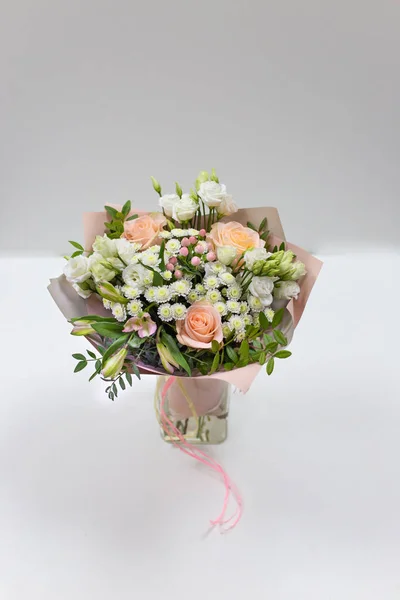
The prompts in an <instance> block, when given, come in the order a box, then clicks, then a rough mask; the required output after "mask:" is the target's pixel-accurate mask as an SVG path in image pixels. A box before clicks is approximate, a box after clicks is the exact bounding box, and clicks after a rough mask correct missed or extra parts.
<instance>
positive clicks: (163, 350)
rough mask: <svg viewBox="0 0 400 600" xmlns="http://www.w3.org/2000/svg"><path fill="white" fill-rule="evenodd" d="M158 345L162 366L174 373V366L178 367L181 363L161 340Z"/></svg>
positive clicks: (168, 371)
mask: <svg viewBox="0 0 400 600" xmlns="http://www.w3.org/2000/svg"><path fill="white" fill-rule="evenodd" d="M156 346H157V352H158V355H159V357H160V359H161V364H162V366H163V367H164V369H165V370H166V371H167V373H173V372H174V367H176V368H177V369H178V368H179V364H178V363H177V362H176V360H175V359H174V357H173V356H172V354H171V352H170V351H169V350H168V348H167V347H166V346H164V344H161V342H159V343H158V344H156Z"/></svg>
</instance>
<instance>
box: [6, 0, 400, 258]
mask: <svg viewBox="0 0 400 600" xmlns="http://www.w3.org/2000/svg"><path fill="white" fill-rule="evenodd" d="M399 22H400V3H399V2H398V0H393V1H390V0H380V1H377V0H376V1H373V2H371V1H369V0H359V1H358V0H346V1H343V0H339V1H335V2H333V1H330V2H327V1H324V0H314V1H310V0H303V1H301V2H300V1H297V0H279V1H278V2H277V1H275V2H271V1H267V0H259V1H258V0H246V1H244V0H202V1H201V2H194V1H191V0H173V1H165V0H155V1H142V2H136V1H134V0H126V1H123V0H113V1H111V0H68V1H67V0H66V1H62V2H60V1H59V0H14V1H13V2H11V1H9V2H7V3H5V2H4V4H3V8H2V18H1V22H0V34H1V35H0V46H1V48H0V50H1V51H0V71H1V116H0V119H1V123H0V124H1V136H0V156H1V161H0V165H1V166H0V186H1V196H0V201H1V215H0V250H1V251H2V252H18V253H27V252H29V253H47V254H51V253H54V254H60V253H63V252H65V251H66V250H67V248H68V244H67V243H66V240H67V239H71V238H72V239H80V238H81V226H80V216H81V213H82V212H83V211H84V210H96V209H99V208H100V207H101V206H103V205H104V203H107V202H123V201H125V200H126V199H128V198H129V199H131V200H132V201H133V203H134V204H136V205H137V206H138V207H145V208H150V207H152V206H153V207H154V206H155V202H156V196H155V195H154V193H153V192H152V189H151V187H150V184H149V175H151V174H153V175H155V176H157V177H158V178H159V179H160V181H161V182H162V184H163V186H164V188H165V190H166V191H167V190H168V189H172V183H173V180H174V179H175V178H177V179H178V180H179V181H180V182H181V184H182V185H183V186H184V187H185V186H188V185H189V184H190V182H191V181H192V179H193V178H194V177H195V176H196V173H197V171H198V170H200V169H207V168H210V167H211V166H215V167H216V168H217V170H218V172H219V174H220V177H221V179H222V180H223V181H225V182H226V183H227V184H228V186H229V189H230V190H231V191H232V193H233V194H234V196H235V198H236V200H237V201H238V203H239V204H240V205H241V206H250V205H266V204H268V205H275V206H277V207H278V208H279V210H280V212H281V216H282V219H283V222H284V225H285V229H286V232H287V235H288V237H289V239H291V240H292V241H294V242H296V243H298V244H300V245H303V246H305V247H307V248H309V249H310V250H313V251H316V252H321V253H322V252H324V253H326V252H336V251H344V250H347V249H349V248H351V247H354V246H356V245H357V246H360V247H365V246H369V247H370V248H371V247H372V248H377V247H382V248H387V247H393V246H394V245H395V244H397V243H399V239H400V234H399V231H398V223H399V217H400V209H399V202H400V200H399V191H400V183H399V150H400V148H399V147H400V141H399V140H400V136H399V114H398V110H399V105H400V85H399V67H400V64H399V63H400V41H399Z"/></svg>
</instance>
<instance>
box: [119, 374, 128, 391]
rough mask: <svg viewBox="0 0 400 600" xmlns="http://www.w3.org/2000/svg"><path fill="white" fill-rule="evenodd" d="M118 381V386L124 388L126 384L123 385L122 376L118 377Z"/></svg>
mask: <svg viewBox="0 0 400 600" xmlns="http://www.w3.org/2000/svg"><path fill="white" fill-rule="evenodd" d="M118 383H119V385H120V388H121V389H122V390H124V389H125V387H126V386H125V381H124V380H123V378H122V377H120V378H119V381H118Z"/></svg>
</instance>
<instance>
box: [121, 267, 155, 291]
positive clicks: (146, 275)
mask: <svg viewBox="0 0 400 600" xmlns="http://www.w3.org/2000/svg"><path fill="white" fill-rule="evenodd" d="M122 279H123V280H124V282H125V283H126V284H127V285H129V286H130V287H133V288H139V289H143V287H144V286H145V285H149V284H151V282H152V281H153V273H152V271H149V270H148V269H146V267H143V265H139V264H136V265H133V264H130V265H128V266H127V267H126V268H125V269H124V270H123V271H122ZM149 279H150V281H149V282H148V283H146V282H147V281H148V280H149Z"/></svg>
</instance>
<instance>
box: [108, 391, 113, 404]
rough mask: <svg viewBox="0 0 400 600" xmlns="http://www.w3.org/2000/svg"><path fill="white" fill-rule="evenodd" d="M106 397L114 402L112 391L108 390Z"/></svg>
mask: <svg viewBox="0 0 400 600" xmlns="http://www.w3.org/2000/svg"><path fill="white" fill-rule="evenodd" d="M108 397H109V398H110V400H112V401H113V402H114V394H113V393H112V392H109V394H108Z"/></svg>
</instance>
